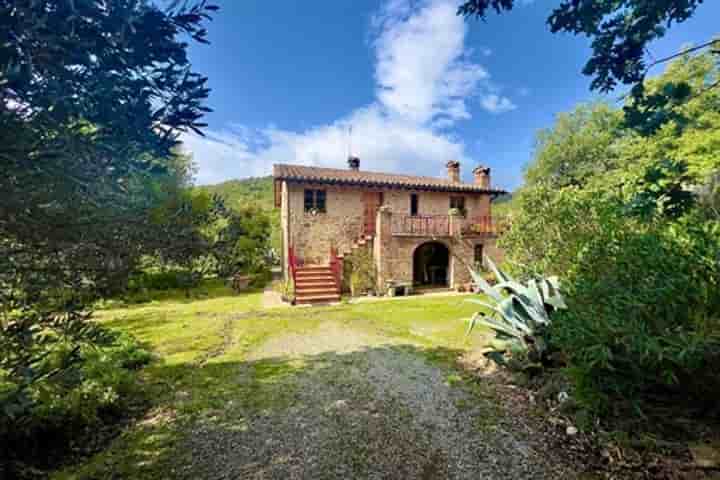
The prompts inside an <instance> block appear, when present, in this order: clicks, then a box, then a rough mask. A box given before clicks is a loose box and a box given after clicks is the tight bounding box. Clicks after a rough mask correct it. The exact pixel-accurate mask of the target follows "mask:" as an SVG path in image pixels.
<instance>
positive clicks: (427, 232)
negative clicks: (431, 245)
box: [392, 215, 450, 237]
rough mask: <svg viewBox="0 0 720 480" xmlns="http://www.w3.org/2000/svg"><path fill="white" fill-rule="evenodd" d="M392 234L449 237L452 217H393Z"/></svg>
mask: <svg viewBox="0 0 720 480" xmlns="http://www.w3.org/2000/svg"><path fill="white" fill-rule="evenodd" d="M392 234H393V235H407V236H417V237H447V236H449V235H450V217H449V216H447V215H393V217H392Z"/></svg>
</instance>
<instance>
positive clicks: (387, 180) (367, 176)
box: [273, 164, 506, 194]
mask: <svg viewBox="0 0 720 480" xmlns="http://www.w3.org/2000/svg"><path fill="white" fill-rule="evenodd" d="M273 177H274V178H275V179H276V180H288V181H293V182H299V183H328V184H339V185H356V186H367V187H390V188H407V189H417V190H435V191H446V192H477V193H492V194H502V193H506V192H505V191H504V190H499V189H485V188H482V187H480V186H479V185H474V184H472V183H454V182H451V181H450V180H448V179H445V178H435V177H420V176H413V175H397V174H394V173H381V172H367V171H362V170H342V169H339V168H323V167H306V166H303V165H287V164H275V165H273Z"/></svg>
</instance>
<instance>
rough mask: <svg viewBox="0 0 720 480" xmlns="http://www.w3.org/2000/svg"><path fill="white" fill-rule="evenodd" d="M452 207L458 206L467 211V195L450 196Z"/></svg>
mask: <svg viewBox="0 0 720 480" xmlns="http://www.w3.org/2000/svg"><path fill="white" fill-rule="evenodd" d="M450 208H457V209H458V210H460V211H461V212H463V213H465V197H450Z"/></svg>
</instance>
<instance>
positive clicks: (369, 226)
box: [362, 192, 383, 235]
mask: <svg viewBox="0 0 720 480" xmlns="http://www.w3.org/2000/svg"><path fill="white" fill-rule="evenodd" d="M362 201H363V215H364V219H365V222H364V223H365V224H364V228H363V233H364V234H365V235H375V218H376V217H377V211H378V208H380V205H382V201H383V194H382V192H363V194H362Z"/></svg>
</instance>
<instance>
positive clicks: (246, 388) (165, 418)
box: [54, 284, 484, 479]
mask: <svg viewBox="0 0 720 480" xmlns="http://www.w3.org/2000/svg"><path fill="white" fill-rule="evenodd" d="M261 296H262V293H261V292H251V293H246V294H241V295H237V294H234V293H233V292H232V291H231V290H230V289H227V288H225V287H224V286H221V285H219V284H208V285H206V286H205V287H203V288H200V289H198V290H197V291H194V292H193V294H192V297H191V298H186V297H185V295H184V294H183V293H180V292H177V293H170V294H165V295H163V296H159V297H157V299H156V300H154V301H152V302H148V303H141V304H122V303H117V302H116V303H114V304H113V303H108V304H106V306H105V308H103V309H101V310H99V311H98V312H97V314H96V317H97V320H98V321H99V322H102V323H103V324H105V325H107V326H109V327H111V328H114V329H119V330H123V331H126V332H129V333H130V334H132V335H134V336H135V337H136V338H137V339H139V340H140V341H141V342H143V343H144V344H145V345H146V346H147V347H148V348H149V349H151V350H152V351H153V352H155V353H156V355H157V357H158V358H157V360H156V361H154V362H153V363H152V364H151V365H149V366H148V367H146V368H145V369H144V370H143V371H142V373H141V377H142V381H143V385H144V388H145V390H146V391H147V392H148V396H149V397H150V398H151V403H152V406H151V408H150V410H149V412H148V413H147V415H146V416H145V417H144V418H143V419H142V420H141V421H139V422H135V423H133V424H132V425H130V426H128V427H127V428H126V430H125V431H124V432H123V433H122V434H121V435H120V436H119V437H117V438H116V439H115V440H114V441H113V443H112V444H111V445H110V446H109V448H107V449H106V450H105V451H103V452H102V453H100V454H98V455H96V456H95V457H93V458H91V459H89V460H88V461H87V462H86V463H84V464H83V465H80V466H75V467H71V468H68V469H66V470H64V471H62V472H59V473H58V474H57V475H56V476H55V477H54V478H58V479H75V478H107V477H110V472H113V474H114V475H115V476H114V477H112V478H153V479H156V478H176V477H183V471H182V465H183V463H184V459H183V456H184V455H185V456H186V455H191V454H192V452H187V451H186V450H185V449H183V448H181V445H182V442H183V438H184V437H186V436H187V435H188V432H190V431H192V428H193V424H194V423H195V422H196V420H197V419H201V418H202V419H206V418H222V420H223V421H225V422H228V424H229V425H230V424H231V425H232V426H233V427H232V428H242V424H243V423H242V418H240V417H238V416H237V415H235V414H233V413H231V411H230V409H228V408H227V406H228V405H233V409H232V412H238V411H240V412H243V411H249V410H252V411H258V410H262V409H272V408H274V407H276V406H278V405H282V404H286V403H288V402H291V401H292V395H293V391H292V387H291V384H290V383H289V382H287V381H285V380H286V379H287V378H288V376H292V375H293V372H294V371H296V370H299V369H303V368H305V367H306V366H307V365H306V364H307V361H304V360H302V359H297V358H293V359H285V358H268V359H261V360H256V361H248V355H249V353H250V352H252V351H253V349H256V348H258V347H259V346H261V345H265V344H266V342H268V341H269V340H271V339H277V338H281V337H283V336H288V335H290V336H292V335H304V334H306V333H308V332H315V333H320V334H321V335H322V329H324V328H328V327H327V326H328V325H332V328H333V330H334V331H339V332H342V331H343V329H344V328H347V329H352V331H353V332H361V333H360V334H361V335H366V336H367V338H372V339H375V338H377V339H383V340H382V341H383V342H385V341H388V342H392V343H393V345H397V346H398V348H412V349H414V351H417V352H423V353H422V354H424V355H426V358H428V359H430V360H432V361H440V362H452V361H453V360H454V358H455V357H456V356H457V354H458V353H459V352H462V351H464V350H467V349H469V348H472V347H477V346H480V345H481V344H482V343H483V341H484V338H483V335H482V333H474V334H473V335H472V337H470V339H468V338H466V337H465V328H466V326H467V323H466V322H465V321H463V320H466V319H468V318H469V317H470V316H471V314H472V313H473V312H474V311H475V310H476V309H477V306H474V305H473V304H470V303H468V302H464V301H463V297H461V296H449V297H417V298H413V299H398V300H387V301H378V302H367V303H358V304H342V305H337V306H325V307H311V308H307V307H295V308H275V309H266V310H263V309H262V308H261ZM319 329H320V330H319ZM318 330H319V331H318ZM373 342H374V340H373V341H368V343H373ZM330 353H332V352H330ZM317 358H321V357H317ZM248 369H249V370H248ZM239 372H244V373H239ZM241 375H244V376H241ZM453 378H454V377H453ZM451 380H452V379H451ZM234 415H235V416H234Z"/></svg>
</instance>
